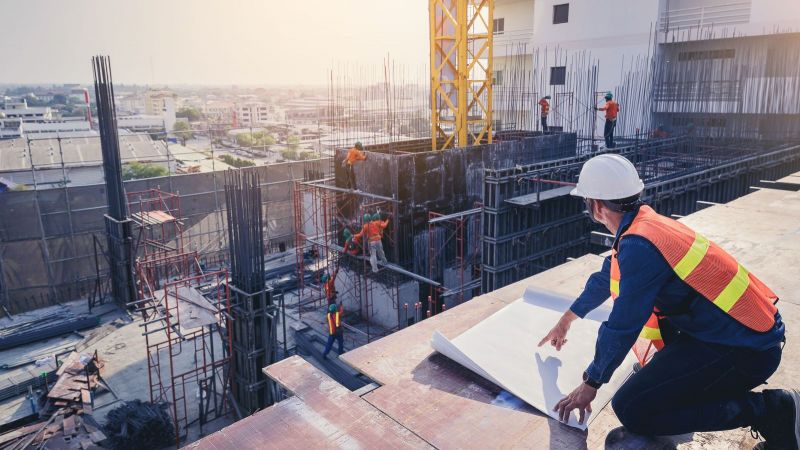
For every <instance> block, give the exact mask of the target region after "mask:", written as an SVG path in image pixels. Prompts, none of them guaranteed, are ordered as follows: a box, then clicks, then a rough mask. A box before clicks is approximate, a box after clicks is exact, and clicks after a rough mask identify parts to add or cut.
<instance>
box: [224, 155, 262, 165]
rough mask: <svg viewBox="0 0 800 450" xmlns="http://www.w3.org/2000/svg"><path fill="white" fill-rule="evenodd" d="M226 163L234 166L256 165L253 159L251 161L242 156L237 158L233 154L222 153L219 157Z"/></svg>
mask: <svg viewBox="0 0 800 450" xmlns="http://www.w3.org/2000/svg"><path fill="white" fill-rule="evenodd" d="M219 159H221V160H222V162H224V163H225V164H227V165H229V166H232V167H253V166H255V165H256V163H254V162H253V161H249V160H246V159H242V158H236V157H234V156H231V155H227V154H225V155H222V156H220V157H219Z"/></svg>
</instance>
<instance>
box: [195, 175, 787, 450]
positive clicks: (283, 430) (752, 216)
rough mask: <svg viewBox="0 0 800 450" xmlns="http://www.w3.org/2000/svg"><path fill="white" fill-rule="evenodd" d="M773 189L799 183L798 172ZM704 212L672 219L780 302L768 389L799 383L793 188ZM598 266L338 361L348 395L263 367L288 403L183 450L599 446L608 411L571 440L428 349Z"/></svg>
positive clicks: (567, 431)
mask: <svg viewBox="0 0 800 450" xmlns="http://www.w3.org/2000/svg"><path fill="white" fill-rule="evenodd" d="M778 181H782V182H785V183H794V184H799V183H800V173H796V174H794V175H791V176H788V177H786V178H783V179H781V180H778ZM705 205H707V207H705V208H704V209H702V210H700V211H698V212H696V213H693V214H691V215H688V216H686V217H684V218H682V219H681V220H682V221H683V222H684V223H686V224H687V225H689V226H691V227H692V228H694V229H696V230H698V231H700V232H702V233H703V234H704V235H705V236H707V237H708V238H709V239H711V240H713V241H715V242H716V243H717V244H719V245H720V246H721V247H723V248H724V249H726V250H727V251H729V252H730V253H731V254H733V255H734V256H735V257H736V258H737V259H738V260H739V261H740V262H741V263H742V264H743V265H744V266H745V267H747V268H748V269H750V270H752V271H753V272H754V273H756V274H757V275H758V276H759V277H760V278H761V279H762V280H763V281H765V282H766V283H767V284H768V285H769V286H770V287H771V288H772V289H773V290H774V291H775V292H777V293H778V295H780V296H781V300H780V302H779V304H778V306H779V308H780V311H781V314H782V316H783V320H784V322H785V323H786V338H787V345H786V347H785V348H784V353H783V361H782V363H781V365H780V367H779V369H778V371H777V372H776V373H775V374H774V375H773V376H772V377H771V378H770V380H769V386H770V387H772V388H775V387H784V388H788V387H797V386H796V385H795V384H793V383H796V382H797V381H796V380H798V376H799V375H800V366H799V365H798V361H800V349H798V347H797V346H796V345H795V342H796V341H797V339H798V338H799V337H800V294H799V293H800V277H798V272H797V255H798V254H800V192H797V191H787V190H778V189H756V190H754V192H752V193H750V194H748V195H746V196H744V197H741V198H739V199H737V200H734V201H732V202H730V203H727V204H707V203H706V204H705ZM601 262H602V256H598V255H592V254H590V255H585V256H583V257H580V258H577V259H574V260H571V261H568V262H566V263H564V264H562V265H560V266H557V267H555V268H553V269H550V270H547V271H545V272H542V273H539V274H537V275H535V276H532V277H530V278H528V279H525V280H522V281H519V282H517V283H514V284H511V285H508V286H506V287H504V288H502V289H498V290H496V291H493V292H490V293H487V294H484V295H482V296H479V297H476V298H475V299H473V300H471V301H469V302H466V303H464V304H462V305H460V306H458V307H455V308H453V309H450V310H447V311H446V312H443V313H441V314H438V315H436V316H434V317H433V318H430V319H428V320H424V321H422V322H420V323H418V324H416V325H414V326H411V327H408V328H405V329H403V330H401V331H399V332H397V333H394V334H392V335H390V336H388V337H385V338H382V339H380V340H378V341H375V342H372V343H370V344H368V345H365V346H363V347H360V348H357V349H355V350H353V351H351V352H348V353H346V354H344V355H343V356H342V358H341V359H342V360H343V361H344V362H345V363H347V364H348V365H350V366H351V367H352V368H353V369H355V370H357V371H358V372H360V373H362V374H364V375H366V376H367V377H369V378H370V379H371V380H373V381H374V382H375V384H369V385H367V386H365V387H363V388H361V389H359V390H356V391H351V390H348V389H346V388H344V387H343V386H341V385H339V384H338V383H336V382H335V381H334V380H332V379H331V378H329V377H328V376H326V375H325V374H323V373H321V372H320V371H319V370H317V369H316V368H315V367H313V366H312V365H310V364H308V363H307V362H305V361H304V360H302V359H300V358H299V357H297V356H295V357H292V358H289V359H286V360H284V361H281V362H279V363H277V364H274V365H272V366H270V367H268V368H265V373H266V374H267V375H268V376H269V377H271V378H272V379H274V380H276V381H277V382H278V383H279V384H280V385H282V386H283V387H284V388H285V389H287V390H288V391H290V392H292V393H293V394H294V396H293V397H291V398H289V399H287V400H284V401H282V402H280V403H278V404H276V405H274V406H272V407H270V408H267V409H265V410H263V411H261V412H258V413H256V414H255V415H253V416H251V417H248V418H246V419H244V420H242V421H239V422H237V423H236V424H234V425H232V426H231V427H229V428H226V429H224V430H221V431H220V432H218V433H215V434H213V435H211V436H208V437H206V438H205V439H202V440H200V441H198V442H196V443H194V444H192V445H191V447H192V448H223V447H226V446H229V447H230V446H235V447H236V448H244V449H247V448H257V447H259V445H260V444H263V443H264V442H270V443H271V444H272V445H274V446H277V447H291V448H316V447H365V448H403V447H414V448H423V447H424V448H430V447H435V448H509V447H515V448H553V449H579V448H591V449H595V448H604V447H606V443H605V440H606V436H607V435H608V433H609V432H610V431H611V430H613V429H615V428H617V427H619V426H620V423H619V421H618V420H617V418H616V417H615V415H614V412H613V410H612V408H611V407H610V405H605V406H603V407H602V408H601V407H600V405H596V406H595V412H594V414H595V415H596V417H595V419H594V420H593V422H592V423H591V425H590V426H589V430H588V432H580V431H578V430H576V429H573V428H569V427H567V426H565V425H562V424H560V423H558V422H557V421H555V420H552V419H550V418H548V417H547V416H545V415H543V414H541V413H539V412H537V411H536V410H534V409H533V408H531V407H529V406H527V405H525V404H523V403H522V402H520V401H518V400H516V399H515V398H513V396H510V395H509V394H508V393H504V392H502V391H501V389H500V388H498V387H497V386H495V385H493V384H492V383H490V382H488V381H486V380H484V379H482V378H481V377H479V376H477V375H475V374H473V373H471V372H469V371H468V370H467V369H465V368H463V367H461V366H459V365H457V364H455V363H454V362H452V361H450V360H448V359H447V358H445V357H444V356H442V355H439V354H438V353H436V352H434V350H433V349H432V348H431V346H430V340H431V336H432V334H433V332H434V331H435V330H438V331H440V332H442V333H443V334H444V335H446V336H447V337H448V338H451V339H452V338H454V337H456V336H458V335H459V334H460V333H462V332H463V331H465V330H467V329H469V328H470V327H471V326H473V325H475V324H476V323H478V322H479V321H481V320H482V319H484V318H486V317H488V316H489V315H491V314H492V313H494V312H496V311H498V310H499V309H501V308H503V307H504V306H505V305H507V304H508V303H510V302H513V301H515V300H516V299H518V298H519V297H520V296H521V295H522V293H523V291H524V290H525V288H526V287H528V286H536V287H538V288H542V289H548V290H552V291H555V292H558V293H562V294H565V295H570V296H577V295H578V294H579V293H580V291H581V289H582V288H583V285H584V283H585V281H586V279H587V277H588V276H589V275H590V274H591V273H592V272H594V271H596V270H598V269H599V267H600V265H601ZM541 332H542V335H544V334H545V333H546V332H547V330H541ZM531 345H535V343H531ZM531 352H532V353H533V349H532V350H531ZM755 444H756V441H755V440H754V439H753V438H752V437H751V435H750V433H749V432H748V430H746V429H737V430H731V431H727V432H720V433H694V434H688V435H681V436H672V437H669V438H666V439H662V440H658V441H654V442H653V445H652V448H665V447H667V448H670V447H677V448H679V449H699V448H714V449H749V448H752V447H753V445H755ZM612 448H617V447H612ZM619 448H626V447H619Z"/></svg>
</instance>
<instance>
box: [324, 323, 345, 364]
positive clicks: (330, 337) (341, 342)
mask: <svg viewBox="0 0 800 450" xmlns="http://www.w3.org/2000/svg"><path fill="white" fill-rule="evenodd" d="M333 341H338V344H339V352H338V353H339V354H340V355H341V354H342V353H344V333H343V332H342V329H341V328H340V329H339V330H338V331H337V332H336V333H335V334H329V335H328V342H327V343H326V344H325V351H324V352H322V357H323V358H327V357H328V353H330V352H331V349H332V348H333Z"/></svg>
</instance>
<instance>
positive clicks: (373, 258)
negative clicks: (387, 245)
mask: <svg viewBox="0 0 800 450" xmlns="http://www.w3.org/2000/svg"><path fill="white" fill-rule="evenodd" d="M366 218H367V214H365V215H364V222H365V223H366V225H364V228H363V229H362V230H361V232H360V233H358V234H357V235H355V236H354V237H353V238H354V239H355V238H359V239H362V240H363V239H364V237H366V238H367V242H369V244H368V245H369V262H370V265H372V272H373V273H377V272H378V260H380V262H381V264H384V265H385V264H389V261H387V260H386V254H385V253H384V252H383V230H385V229H386V227H387V226H388V225H389V218H388V217H387V218H386V220H381V215H380V213H375V214H373V215H372V216H371V217H370V221H369V222H368V223H367V220H366ZM364 235H366V236H364Z"/></svg>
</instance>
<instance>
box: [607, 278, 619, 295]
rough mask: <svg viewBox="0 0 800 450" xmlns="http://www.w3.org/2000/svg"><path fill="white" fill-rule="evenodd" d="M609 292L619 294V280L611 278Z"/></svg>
mask: <svg viewBox="0 0 800 450" xmlns="http://www.w3.org/2000/svg"><path fill="white" fill-rule="evenodd" d="M609 289H610V290H611V293H612V294H614V295H619V280H615V279H613V278H612V279H611V286H610V287H609Z"/></svg>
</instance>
